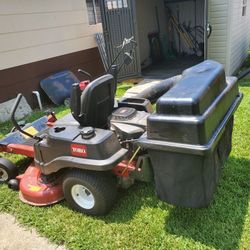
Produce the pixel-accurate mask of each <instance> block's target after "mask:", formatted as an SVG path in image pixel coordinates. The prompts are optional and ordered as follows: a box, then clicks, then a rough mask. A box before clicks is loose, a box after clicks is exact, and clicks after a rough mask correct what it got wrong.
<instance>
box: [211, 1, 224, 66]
mask: <svg viewBox="0 0 250 250" xmlns="http://www.w3.org/2000/svg"><path fill="white" fill-rule="evenodd" d="M208 5H209V8H208V22H209V23H210V24H211V25H212V27H213V32H212V35H211V37H210V38H209V39H208V58H209V59H213V60H216V61H218V62H220V63H222V64H223V65H225V67H227V65H226V62H227V57H226V53H227V38H228V1H227V0H221V1H218V0H208Z"/></svg>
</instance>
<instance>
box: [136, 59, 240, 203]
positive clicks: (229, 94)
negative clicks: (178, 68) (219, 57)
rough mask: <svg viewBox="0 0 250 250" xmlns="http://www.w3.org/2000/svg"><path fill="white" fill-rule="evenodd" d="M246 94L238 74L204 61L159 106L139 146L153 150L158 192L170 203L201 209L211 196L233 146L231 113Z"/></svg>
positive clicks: (150, 119) (159, 101)
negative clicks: (228, 74)
mask: <svg viewBox="0 0 250 250" xmlns="http://www.w3.org/2000/svg"><path fill="white" fill-rule="evenodd" d="M241 99H242V94H240V93H239V89H238V85H237V78H235V77H227V78H226V77H225V71H224V68H223V66H222V65H221V64H219V63H217V62H214V61H205V62H203V63H201V64H199V65H196V66H194V67H192V68H190V69H188V70H186V71H184V72H183V77H182V79H181V80H180V81H179V82H178V83H177V84H176V85H175V86H174V87H173V88H172V89H170V90H169V91H168V92H167V93H166V94H164V95H163V96H162V97H160V98H159V99H158V101H157V104H156V112H155V113H154V114H152V115H150V116H149V117H148V120H147V133H146V134H145V135H144V136H142V137H141V138H140V140H139V144H140V145H141V146H142V147H143V148H146V149H147V150H148V152H149V155H150V158H151V162H152V165H153V170H154V178H155V185H156V192H157V195H158V196H159V198H160V199H161V200H163V201H166V202H168V203H171V204H174V205H179V206H184V207H191V208H199V207H206V206H207V205H208V204H209V203H210V202H211V200H212V197H213V193H214V191H215V189H216V186H217V184H218V181H219V178H220V173H221V169H222V166H223V164H224V162H225V160H226V159H227V158H228V156H229V154H230V151H231V144H232V130H233V115H234V112H235V110H236V109H237V107H238V105H239V103H240V101H241Z"/></svg>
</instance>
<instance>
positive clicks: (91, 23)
mask: <svg viewBox="0 0 250 250" xmlns="http://www.w3.org/2000/svg"><path fill="white" fill-rule="evenodd" d="M88 1H90V2H91V4H92V6H93V10H92V9H91V13H92V14H93V17H92V18H93V20H94V22H91V18H90V14H89V13H90V10H89V7H88V3H87V2H88ZM96 1H98V5H99V6H98V7H99V8H100V0H86V1H85V2H86V9H87V15H88V21H89V25H97V24H99V23H102V21H101V13H100V17H98V14H97V6H96Z"/></svg>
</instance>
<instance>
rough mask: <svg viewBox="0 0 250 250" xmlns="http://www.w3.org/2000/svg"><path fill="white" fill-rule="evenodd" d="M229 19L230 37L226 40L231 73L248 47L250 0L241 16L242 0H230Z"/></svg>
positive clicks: (245, 53) (238, 65)
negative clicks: (245, 11)
mask: <svg viewBox="0 0 250 250" xmlns="http://www.w3.org/2000/svg"><path fill="white" fill-rule="evenodd" d="M230 4H231V15H230V16H231V19H230V22H231V23H230V27H231V28H230V39H229V41H228V46H229V51H230V53H229V57H228V65H229V66H228V67H229V73H230V74H233V73H234V72H235V71H236V70H237V69H238V68H239V67H240V66H241V65H242V63H243V62H244V60H245V59H246V57H247V51H248V49H249V33H248V32H249V28H248V27H249V23H250V15H249V9H250V1H248V3H247V14H246V16H242V9H243V0H232V1H231V2H230Z"/></svg>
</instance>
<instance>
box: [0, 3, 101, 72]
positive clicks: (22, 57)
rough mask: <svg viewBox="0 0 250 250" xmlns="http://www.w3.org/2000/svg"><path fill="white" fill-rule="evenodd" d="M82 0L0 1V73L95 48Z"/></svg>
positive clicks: (95, 29)
mask: <svg viewBox="0 0 250 250" xmlns="http://www.w3.org/2000/svg"><path fill="white" fill-rule="evenodd" d="M101 30H102V27H101V24H98V25H89V24H88V16H87V10H86V2H85V0H53V1H51V0H43V1H38V0H22V1H20V0H0V70H1V69H5V68H10V67H14V66H18V65H22V64H26V63H30V62H35V61H39V60H43V59H47V58H52V57H55V56H59V55H64V54H68V53H72V52H77V51H81V50H85V49H88V48H92V47H96V43H95V39H94V33H96V32H100V31H101Z"/></svg>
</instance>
